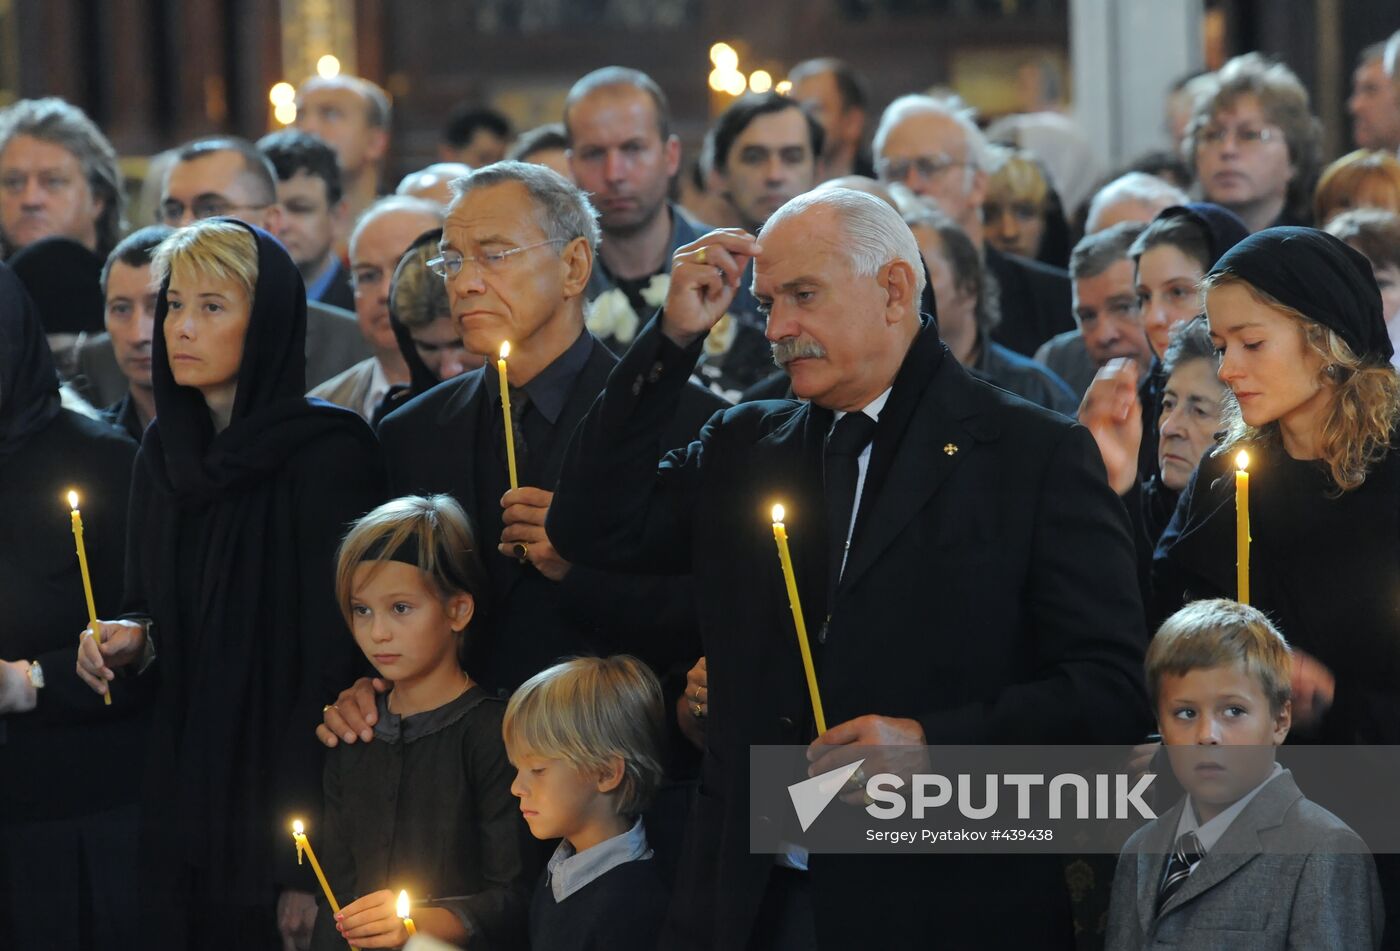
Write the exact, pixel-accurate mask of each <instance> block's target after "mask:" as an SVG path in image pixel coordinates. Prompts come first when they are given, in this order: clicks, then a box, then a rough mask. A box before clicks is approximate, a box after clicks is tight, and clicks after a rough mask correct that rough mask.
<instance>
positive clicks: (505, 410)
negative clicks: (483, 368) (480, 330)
mask: <svg viewBox="0 0 1400 951" xmlns="http://www.w3.org/2000/svg"><path fill="white" fill-rule="evenodd" d="M508 356H510V341H509V340H507V341H505V342H504V343H502V344H501V358H500V359H499V360H497V361H496V375H497V376H499V377H500V378H501V413H502V414H503V415H504V416H505V420H506V466H507V468H509V469H510V487H511V488H512V489H518V488H520V479H519V477H518V476H517V475H516V473H515V427H514V426H512V425H511V419H510V384H509V383H508V382H507V380H506V357H508Z"/></svg>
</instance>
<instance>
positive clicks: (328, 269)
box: [306, 254, 340, 300]
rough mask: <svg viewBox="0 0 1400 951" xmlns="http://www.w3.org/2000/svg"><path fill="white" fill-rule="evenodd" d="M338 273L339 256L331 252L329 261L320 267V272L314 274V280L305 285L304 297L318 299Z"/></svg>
mask: <svg viewBox="0 0 1400 951" xmlns="http://www.w3.org/2000/svg"><path fill="white" fill-rule="evenodd" d="M339 273H340V258H338V257H336V256H335V255H334V254H332V255H331V259H330V262H329V263H328V264H327V265H326V266H325V267H323V268H322V269H321V273H320V274H318V275H316V280H314V281H312V282H311V283H310V284H308V285H306V299H307V300H320V299H321V296H322V295H323V294H325V293H326V290H327V289H328V288H329V287H330V286H331V283H332V282H333V281H334V280H335V278H336V275H338V274H339Z"/></svg>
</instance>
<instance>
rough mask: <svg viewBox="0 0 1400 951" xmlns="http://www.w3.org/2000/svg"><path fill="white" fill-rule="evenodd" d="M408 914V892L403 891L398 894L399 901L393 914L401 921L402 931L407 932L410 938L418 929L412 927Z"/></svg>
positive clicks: (411, 920)
mask: <svg viewBox="0 0 1400 951" xmlns="http://www.w3.org/2000/svg"><path fill="white" fill-rule="evenodd" d="M408 912H409V907H408V891H407V890H406V889H405V890H402V891H400V892H399V901H398V904H397V906H396V907H395V913H396V914H397V915H398V916H399V917H400V918H402V919H403V927H404V930H405V931H407V932H408V936H409V937H410V938H411V937H413V936H414V935H416V934H417V933H418V929H417V928H415V927H414V926H413V919H412V918H410V917H409V915H408Z"/></svg>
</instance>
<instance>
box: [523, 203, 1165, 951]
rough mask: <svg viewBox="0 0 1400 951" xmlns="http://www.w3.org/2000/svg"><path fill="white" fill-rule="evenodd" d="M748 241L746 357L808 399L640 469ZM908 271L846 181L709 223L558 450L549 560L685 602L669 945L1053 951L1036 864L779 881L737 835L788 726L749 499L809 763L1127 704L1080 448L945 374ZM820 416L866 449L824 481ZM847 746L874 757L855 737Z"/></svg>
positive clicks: (1137, 689)
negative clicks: (777, 514)
mask: <svg viewBox="0 0 1400 951" xmlns="http://www.w3.org/2000/svg"><path fill="white" fill-rule="evenodd" d="M852 234H859V235H861V241H860V242H859V243H857V242H855V241H854V240H852V239H851V235H852ZM872 236H878V237H872ZM750 259H752V260H753V261H754V262H755V270H754V293H755V296H756V297H757V298H758V300H759V301H760V303H761V304H762V305H763V306H764V308H765V310H767V311H768V326H767V336H768V339H769V340H770V342H772V344H773V348H774V356H775V359H777V360H779V361H781V362H783V363H785V364H786V366H787V368H788V370H789V372H790V374H791V376H792V381H793V390H794V392H795V393H796V395H797V396H798V397H800V398H803V399H806V400H808V402H801V403H799V402H793V401H771V402H760V403H748V404H741V405H739V406H735V407H733V408H731V409H728V410H726V411H725V412H724V413H723V414H722V415H719V416H717V417H715V418H714V419H712V420H711V421H710V422H709V424H707V425H706V427H705V429H704V431H703V432H702V433H701V435H700V438H699V439H698V440H696V441H694V442H691V443H690V444H689V445H688V446H686V447H685V448H682V449H678V450H675V451H673V452H671V453H670V454H668V455H667V456H666V457H665V458H664V459H662V461H661V462H660V464H659V466H658V463H657V459H658V457H657V455H656V453H655V451H654V447H655V445H656V442H657V440H658V438H659V437H660V436H661V434H662V429H663V427H664V425H665V422H666V420H667V419H668V418H669V417H670V415H671V414H672V413H673V412H674V407H675V405H676V400H677V398H678V397H679V394H681V393H682V392H683V391H684V388H685V386H686V378H687V376H688V375H689V372H690V368H691V367H692V366H693V365H694V361H695V359H696V357H697V355H698V352H699V349H700V347H701V345H702V341H703V338H704V336H705V334H706V333H707V332H708V330H709V329H710V327H712V326H713V325H714V323H715V322H716V321H717V320H718V319H719V318H720V316H721V315H722V314H723V313H724V312H725V309H726V307H727V306H728V304H729V301H730V299H731V297H732V296H733V294H734V291H735V286H736V283H737V281H738V279H739V276H740V274H742V273H743V270H744V268H745V266H746V264H747V263H748V261H749V260H750ZM862 272H864V273H862ZM922 281H923V271H922V268H921V267H920V266H919V251H918V247H917V246H916V245H915V243H914V240H913V236H912V235H911V234H910V232H909V229H908V228H907V227H905V226H904V224H903V222H902V221H901V220H900V219H899V216H898V215H897V214H896V213H895V212H894V211H893V210H892V209H890V208H889V206H887V205H885V204H884V203H883V202H880V201H879V200H878V199H874V198H872V197H870V196H868V195H864V194H860V193H857V192H853V191H850V190H846V189H832V190H824V191H818V192H813V193H809V194H807V195H803V196H800V197H798V198H796V199H793V200H792V201H791V202H789V203H788V204H787V205H785V206H784V207H783V209H781V210H780V211H778V212H777V213H776V214H775V215H774V216H773V217H772V218H771V219H770V220H769V221H768V223H767V225H766V226H765V227H764V229H763V232H762V234H761V236H760V237H759V238H758V239H754V238H753V237H751V236H749V235H747V234H744V233H742V232H737V231H717V232H712V233H711V234H709V235H707V236H705V237H704V238H702V239H701V240H700V241H698V242H695V243H692V244H690V245H687V246H685V247H684V248H681V249H680V250H679V251H678V252H677V255H676V261H675V265H674V266H673V268H672V281H671V288H670V292H669V295H668V297H667V301H666V306H665V309H664V311H663V313H662V315H661V317H660V319H659V320H658V321H657V322H655V323H653V325H652V326H650V327H649V328H648V329H647V330H646V331H645V332H644V334H643V335H642V336H641V337H640V338H639V339H638V340H637V342H636V343H635V344H634V345H633V347H632V348H631V349H630V350H629V351H628V353H627V354H626V355H625V356H624V358H623V360H622V362H621V363H620V364H619V365H618V367H617V368H616V369H615V370H614V371H613V375H612V377H611V378H610V380H609V382H608V386H607V389H606V390H604V393H603V396H602V399H600V400H599V401H598V402H597V403H595V404H594V406H593V408H592V409H591V410H590V411H589V414H588V416H587V417H586V418H585V419H584V421H583V423H582V424H581V425H580V427H579V429H578V430H577V432H576V433H575V436H574V441H573V443H572V445H571V446H570V449H569V454H568V457H567V459H566V461H565V464H564V469H563V473H562V475H561V477H560V481H559V485H558V488H557V492H556V495H555V497H554V500H553V505H552V506H551V509H550V514H549V519H548V523H547V527H548V529H549V534H550V538H551V539H553V540H554V541H555V543H556V544H557V545H558V546H559V548H560V550H561V551H562V552H563V553H564V556H565V557H568V558H570V559H572V560H574V561H576V562H578V563H581V564H589V565H594V566H597V567H600V568H610V569H614V570H651V571H658V572H677V573H686V572H693V573H694V575H695V579H696V583H697V589H698V590H699V591H700V592H702V596H701V597H700V599H699V620H700V630H701V636H702V638H703V640H704V646H705V653H706V655H707V658H708V691H709V692H708V696H707V698H706V699H707V701H708V709H709V714H708V728H707V748H706V751H705V760H704V763H703V766H702V770H701V788H700V794H699V799H698V802H697V804H696V808H695V811H694V812H693V814H692V823H691V828H690V830H689V832H688V837H687V851H686V854H685V856H684V857H683V860H682V868H681V874H680V878H679V881H678V882H677V885H676V888H675V893H674V894H675V897H674V900H673V905H672V909H671V915H670V921H669V924H668V935H667V937H666V938H665V939H664V940H663V946H664V947H666V948H668V949H670V948H713V949H726V951H732V949H742V948H746V947H748V948H775V947H784V948H785V947H793V948H799V947H801V948H808V947H814V946H815V947H821V948H833V949H837V948H839V949H843V951H844V949H849V948H855V947H862V948H866V947H868V948H876V947H878V948H904V947H920V948H924V947H949V948H967V947H973V948H1001V947H1016V948H1024V947H1035V948H1060V947H1072V946H1073V935H1072V927H1071V923H1070V916H1069V915H1070V912H1069V898H1068V895H1067V893H1066V889H1065V883H1064V878H1063V875H1062V871H1061V865H1060V862H1059V860H1058V859H1057V858H1055V857H1053V856H1049V857H1047V856H1040V857H1035V856H1030V857H1014V856H1007V855H1000V856H997V855H991V856H965V855H947V856H910V857H900V856H890V855H870V856H850V855H830V854H815V855H811V856H810V860H809V863H808V865H807V870H805V871H804V870H798V869H797V868H795V867H798V866H801V865H802V864H803V862H802V861H801V856H800V855H798V854H795V853H789V854H785V855H783V856H781V857H780V859H779V861H778V862H775V860H774V857H773V856H772V855H764V854H750V851H749V849H750V845H749V843H750V833H751V830H756V831H757V832H763V831H764V830H765V829H767V830H768V832H769V833H772V834H773V836H772V837H773V838H777V839H781V838H782V821H781V820H780V819H775V818H773V817H779V816H782V815H785V814H787V813H785V812H780V811H777V810H780V809H784V810H785V809H786V805H785V803H781V802H779V803H774V805H773V809H774V811H771V812H770V811H769V810H768V809H767V807H766V806H765V805H763V804H762V803H760V805H759V806H758V808H756V809H754V810H752V811H753V812H754V813H755V814H754V815H751V809H750V806H749V802H750V798H749V797H750V790H749V768H748V761H749V760H748V758H749V747H750V745H752V744H800V743H807V742H808V741H811V740H812V739H813V736H814V733H815V730H814V727H813V726H812V720H811V717H810V707H809V705H808V698H807V691H806V688H805V685H804V679H803V673H802V667H801V664H800V661H799V655H798V649H797V644H796V643H795V638H794V636H793V626H792V619H791V617H790V615H789V613H788V602H787V597H786V594H785V591H784V586H783V579H782V575H781V573H780V570H779V565H778V559H777V557H776V552H775V550H774V541H773V535H772V531H771V527H770V524H769V518H768V512H769V508H770V506H771V505H772V504H773V503H774V502H778V501H781V502H783V503H784V504H785V505H786V506H787V511H788V513H789V516H790V517H789V521H788V527H789V530H790V532H791V535H792V544H793V548H794V551H793V558H794V561H795V565H796V574H797V577H798V579H799V585H800V591H801V600H802V604H803V607H804V609H805V611H806V614H807V627H808V630H809V631H811V632H812V638H813V650H814V653H815V655H816V664H817V668H818V678H819V680H820V684H821V692H822V698H823V702H824V704H825V710H826V715H827V721H828V723H830V724H831V727H830V729H829V730H828V731H827V732H826V733H825V734H823V735H822V736H821V737H819V738H817V739H816V741H815V742H814V743H812V745H811V746H810V747H809V758H810V759H811V760H812V761H813V762H812V771H813V773H817V772H822V771H825V770H826V769H829V768H832V767H833V766H835V765H837V763H836V762H835V761H834V759H833V757H836V756H839V755H840V750H838V749H837V748H838V747H849V746H850V745H851V744H855V745H859V746H886V747H888V746H900V745H909V746H912V747H922V746H923V745H925V744H934V745H937V744H985V743H1023V744H1037V743H1110V742H1124V741H1130V740H1132V739H1134V738H1135V737H1136V736H1139V735H1141V734H1140V732H1139V731H1140V730H1141V729H1142V728H1143V727H1144V726H1145V724H1146V722H1147V705H1146V700H1145V696H1144V690H1143V686H1142V683H1141V663H1142V651H1143V644H1144V643H1145V637H1144V633H1143V629H1142V627H1143V621H1142V617H1143V615H1142V608H1141V604H1140V601H1139V595H1138V591H1137V585H1136V579H1135V576H1134V573H1133V570H1134V562H1133V557H1134V556H1133V546H1132V541H1131V538H1130V535H1129V529H1128V524H1127V520H1126V517H1125V514H1124V511H1123V508H1122V506H1121V505H1120V504H1119V503H1118V501H1117V499H1116V498H1115V497H1114V495H1113V492H1112V490H1111V489H1109V487H1108V485H1107V484H1106V482H1105V478H1104V471H1103V465H1102V463H1101V462H1100V460H1099V456H1098V453H1097V450H1096V448H1095V446H1094V442H1093V439H1092V438H1091V437H1090V435H1089V433H1088V432H1087V431H1086V430H1084V429H1082V428H1080V427H1078V426H1075V425H1074V424H1072V423H1071V422H1070V421H1068V420H1066V419H1065V418H1064V417H1061V416H1058V415H1056V414H1053V413H1050V412H1048V411H1045V410H1041V409H1040V408H1038V407H1034V406H1032V405H1031V404H1029V403H1026V402H1024V401H1022V400H1020V399H1018V398H1016V397H1014V396H1011V395H1010V394H1007V393H1005V392H1003V391H1001V390H998V389H995V388H993V387H990V386H988V385H986V384H983V383H980V382H978V381H976V380H974V379H972V378H971V377H970V376H969V375H968V374H967V372H966V371H964V370H963V369H962V368H961V367H960V366H959V365H958V363H957V361H956V360H954V359H953V358H952V357H951V355H950V354H949V353H948V352H947V350H946V348H945V347H944V346H943V345H942V343H941V342H940V341H939V340H938V338H937V336H936V333H935V332H934V331H933V329H932V328H931V327H930V326H929V324H928V323H926V322H924V321H921V318H920V314H919V310H918V300H919V294H920V290H921V285H922ZM838 416H839V417H840V421H838V422H836V423H833V420H834V419H835V418H836V417H838ZM847 420H853V421H854V423H855V425H856V426H859V425H861V423H864V425H865V428H866V430H867V432H866V435H867V436H871V435H872V434H873V437H872V438H873V443H871V444H869V445H868V446H867V448H865V449H861V448H860V444H859V441H857V442H856V443H855V444H853V445H850V446H848V447H847V451H848V452H849V453H851V455H853V456H855V459H856V461H857V463H858V466H857V467H856V468H857V470H858V472H859V476H858V478H851V479H850V481H848V482H847V483H846V484H847V485H854V486H863V488H857V489H855V490H853V491H851V492H850V493H849V494H847V495H846V496H845V497H842V496H841V495H840V494H839V493H836V492H824V489H823V466H824V458H823V457H824V453H825V452H826V451H827V450H826V448H825V445H826V443H827V442H828V433H829V432H830V433H832V434H833V435H832V436H831V439H832V440H838V435H837V434H842V433H843V432H844V431H845V430H848V429H850V428H851V426H850V424H848V423H847V422H846V421H847ZM841 438H844V436H842V437H841ZM847 458H848V459H849V458H850V457H847ZM848 475H849V476H853V477H854V476H856V473H855V472H848ZM828 479H830V480H831V481H832V482H833V483H834V482H835V479H834V477H831V476H829V477H828ZM828 508H830V509H831V510H832V512H831V514H830V515H828V514H826V513H827V510H828ZM848 513H849V514H848ZM833 525H834V526H835V529H834V532H835V537H834V539H832V534H833V532H832V528H831V526H833ZM829 539H831V540H830V541H829ZM842 539H846V540H847V541H846V544H845V545H843V544H841V540H842ZM824 619H825V620H824ZM867 755H868V758H869V760H870V761H871V762H867V764H866V770H867V772H868V774H870V775H874V774H876V773H878V772H880V771H881V767H880V766H879V765H876V766H875V767H874V768H871V766H872V763H878V762H879V761H880V758H881V757H882V756H883V755H884V753H883V752H881V751H874V750H872V751H870V752H869V753H868V754H867ZM913 755H914V756H915V757H916V758H917V756H918V755H921V750H920V751H917V752H914V753H913ZM846 759H849V757H847V758H846ZM895 771H896V772H898V771H901V770H895ZM778 793H779V794H780V795H784V794H785V793H784V791H782V790H778Z"/></svg>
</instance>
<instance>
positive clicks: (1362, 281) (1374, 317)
mask: <svg viewBox="0 0 1400 951" xmlns="http://www.w3.org/2000/svg"><path fill="white" fill-rule="evenodd" d="M1217 274H1233V275H1235V276H1236V277H1239V278H1240V279H1241V280H1243V281H1245V282H1246V283H1248V284H1250V285H1251V286H1253V287H1255V288H1257V289H1259V290H1261V291H1263V292H1264V293H1266V294H1268V295H1269V296H1270V297H1273V298H1274V299H1275V300H1277V301H1278V302H1279V303H1281V304H1284V305H1286V306H1288V307H1292V308H1293V309H1294V310H1296V311H1298V312H1299V313H1301V314H1303V315H1304V316H1305V317H1307V318H1308V319H1309V320H1313V321H1316V322H1317V323H1319V324H1322V325H1323V326H1324V327H1326V328H1328V329H1329V330H1333V331H1335V332H1336V333H1337V335H1338V336H1340V337H1341V338H1342V339H1343V340H1345V341H1346V343H1347V346H1348V347H1350V348H1351V351H1352V353H1355V354H1356V355H1357V357H1359V358H1360V359H1361V360H1363V361H1365V362H1368V363H1375V364H1385V363H1389V362H1390V358H1391V356H1393V355H1394V353H1395V348H1394V347H1393V346H1392V345H1391V343H1390V334H1389V333H1387V332H1386V329H1385V315H1384V312H1383V310H1382V308H1381V292H1380V288H1379V287H1378V286H1377V285H1376V277H1375V274H1374V272H1373V271H1372V270H1371V265H1370V262H1369V261H1367V259H1366V258H1365V257H1364V256H1363V255H1362V254H1361V252H1359V251H1355V250H1353V249H1352V248H1350V247H1348V246H1347V245H1346V244H1345V243H1344V242H1342V241H1339V240H1338V239H1336V238H1334V237H1332V236H1331V235H1330V234H1328V233H1327V232H1325V231H1318V230H1317V229H1316V228H1298V227H1292V226H1288V227H1281V228H1267V229H1265V230H1263V231H1258V232H1255V233H1254V234H1252V235H1250V236H1249V237H1247V238H1245V239H1244V240H1243V241H1241V242H1240V243H1239V244H1237V245H1235V246H1234V247H1233V248H1231V249H1230V250H1229V251H1228V252H1227V253H1226V254H1225V256H1224V257H1222V258H1221V259H1220V260H1219V261H1217V262H1216V264H1215V267H1214V268H1212V269H1211V271H1210V275H1207V276H1213V275H1217Z"/></svg>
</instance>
